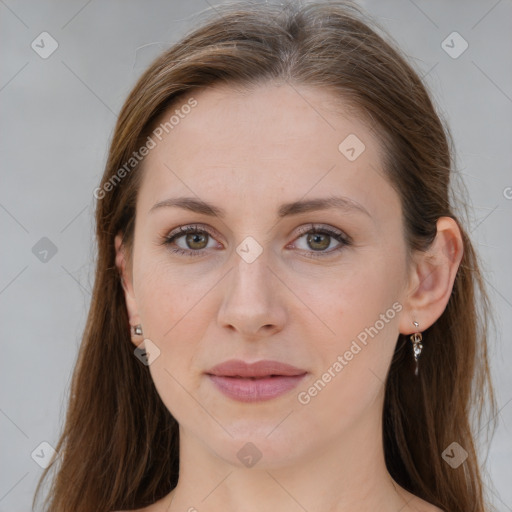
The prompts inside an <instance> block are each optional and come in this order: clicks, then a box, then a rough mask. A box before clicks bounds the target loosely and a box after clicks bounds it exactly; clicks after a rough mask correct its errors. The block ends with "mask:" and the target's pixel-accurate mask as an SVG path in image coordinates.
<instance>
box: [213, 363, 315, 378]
mask: <svg viewBox="0 0 512 512" xmlns="http://www.w3.org/2000/svg"><path fill="white" fill-rule="evenodd" d="M206 373H207V374H209V375H219V376H223V377H268V376H270V375H285V376H291V375H303V374H305V373H307V372H306V370H302V369H300V368H297V367H296V366H292V365H290V364H286V363H281V362H279V361H271V360H263V361H257V362H255V363H246V362H245V361H242V360H241V359H230V360H229V361H224V362H223V363H220V364H218V365H216V366H214V367H213V368H210V369H209V370H208V371H207V372H206Z"/></svg>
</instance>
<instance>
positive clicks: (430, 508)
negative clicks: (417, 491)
mask: <svg viewBox="0 0 512 512" xmlns="http://www.w3.org/2000/svg"><path fill="white" fill-rule="evenodd" d="M407 505H408V510H410V511H411V512H444V510H442V509H440V508H439V507H436V506H435V505H432V503H429V502H428V501H425V500H422V499H421V498H418V496H415V497H414V499H412V500H411V501H410V502H409V503H408V504H407Z"/></svg>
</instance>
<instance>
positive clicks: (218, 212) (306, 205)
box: [148, 196, 371, 218]
mask: <svg viewBox="0 0 512 512" xmlns="http://www.w3.org/2000/svg"><path fill="white" fill-rule="evenodd" d="M164 207H177V208H183V209H185V210H189V211H191V212H195V213H201V214H203V215H209V216H211V217H219V218H224V217H225V216H226V211H225V210H224V209H223V208H220V207H219V206H215V205H213V204H211V203H208V202H206V201H202V200H201V199H197V198H194V197H176V198H170V199H164V200H163V201H159V202H158V203H156V204H155V205H153V206H152V208H151V209H150V210H149V212H148V214H149V213H151V212H154V211H155V210H157V209H159V208H164ZM332 208H337V209H339V210H342V211H344V212H346V213H356V212H359V213H364V214H365V215H367V216H368V217H370V218H371V215H370V214H369V212H368V210H366V208H364V206H362V205H361V204H359V203H358V202H357V201H354V200H353V199H350V198H348V197H342V196H331V197H326V198H318V199H306V200H304V199H303V200H299V201H293V202H291V203H284V204H282V205H281V206H280V207H279V209H278V213H277V216H278V217H279V218H283V217H288V216H291V215H298V214H300V213H308V212H313V211H318V210H327V209H332Z"/></svg>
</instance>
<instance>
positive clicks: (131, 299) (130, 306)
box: [115, 233, 141, 345]
mask: <svg viewBox="0 0 512 512" xmlns="http://www.w3.org/2000/svg"><path fill="white" fill-rule="evenodd" d="M115 248H116V267H117V270H118V271H119V274H120V277H121V283H122V285H123V290H124V298H125V301H126V309H127V312H128V318H129V320H130V325H138V324H140V323H141V322H140V317H139V312H138V308H137V302H136V300H135V294H134V292H133V279H132V272H131V269H130V265H128V264H127V258H126V247H125V246H124V244H123V236H122V234H121V233H118V234H117V235H116V237H115ZM132 341H133V340H132ZM134 344H135V345H136V343H134Z"/></svg>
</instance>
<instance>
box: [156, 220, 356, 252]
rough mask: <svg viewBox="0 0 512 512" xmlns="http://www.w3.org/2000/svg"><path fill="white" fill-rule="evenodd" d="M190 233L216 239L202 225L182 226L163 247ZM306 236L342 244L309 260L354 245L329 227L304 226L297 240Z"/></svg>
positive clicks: (168, 237) (177, 250)
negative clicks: (320, 235) (321, 236)
mask: <svg viewBox="0 0 512 512" xmlns="http://www.w3.org/2000/svg"><path fill="white" fill-rule="evenodd" d="M189 233H206V234H207V235H208V236H211V237H212V238H214V234H213V233H212V232H211V231H209V230H208V229H206V227H204V226H201V225H197V224H195V225H189V226H180V227H179V228H177V229H176V230H175V231H174V232H171V233H170V234H169V235H167V236H165V237H164V238H163V241H162V244H163V245H169V246H170V245H171V244H172V243H174V241H175V240H176V239H178V238H181V237H182V236H184V235H187V234H189ZM306 234H322V235H328V236H330V237H332V238H334V239H335V240H336V241H337V242H340V244H341V245H340V246H339V247H337V248H335V249H331V250H330V251H327V252H326V251H309V255H308V256H307V257H309V258H322V257H326V256H328V255H331V254H333V253H336V252H338V251H340V250H342V249H343V248H344V247H348V246H350V245H351V244H352V240H351V238H350V237H349V236H347V235H345V234H344V233H343V232H341V231H338V230H334V229H333V228H329V227H321V226H315V225H314V224H310V225H308V226H303V227H301V228H299V234H298V236H297V238H301V237H302V236H304V235H306ZM205 250H206V249H200V250H196V251H194V250H185V249H182V248H181V247H177V248H173V249H170V251H171V252H173V253H176V254H180V255H183V256H190V257H194V256H202V255H203V254H204V251H205Z"/></svg>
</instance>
